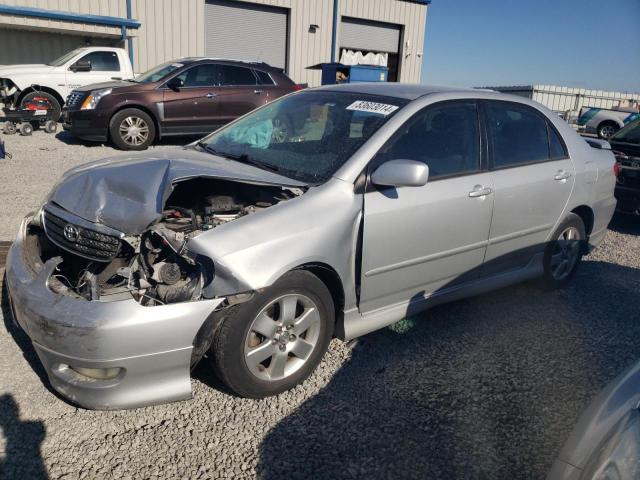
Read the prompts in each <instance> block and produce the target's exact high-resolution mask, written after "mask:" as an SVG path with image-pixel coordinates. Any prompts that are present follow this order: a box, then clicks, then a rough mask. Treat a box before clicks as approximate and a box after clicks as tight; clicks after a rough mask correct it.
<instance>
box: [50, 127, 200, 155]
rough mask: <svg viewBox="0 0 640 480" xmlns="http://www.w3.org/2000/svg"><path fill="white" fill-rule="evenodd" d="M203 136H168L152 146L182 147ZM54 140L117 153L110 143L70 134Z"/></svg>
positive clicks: (64, 132)
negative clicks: (92, 140)
mask: <svg viewBox="0 0 640 480" xmlns="http://www.w3.org/2000/svg"><path fill="white" fill-rule="evenodd" d="M203 136H204V135H197V136H193V135H188V136H169V137H164V138H161V139H160V140H159V141H157V142H156V143H155V144H154V145H167V146H176V147H183V146H185V145H188V144H190V143H192V142H195V141H196V140H198V139H200V138H202V137H203ZM56 138H57V139H58V140H60V141H61V142H62V143H65V144H66V145H84V146H85V147H101V146H107V147H111V148H113V150H114V151H116V152H119V151H121V150H118V149H117V148H115V147H114V146H113V145H112V144H111V143H109V142H89V141H86V140H81V139H79V138H77V137H75V136H73V135H72V134H71V133H70V132H66V131H62V132H58V133H57V134H56Z"/></svg>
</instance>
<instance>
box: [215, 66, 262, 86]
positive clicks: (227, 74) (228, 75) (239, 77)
mask: <svg viewBox="0 0 640 480" xmlns="http://www.w3.org/2000/svg"><path fill="white" fill-rule="evenodd" d="M218 68H220V72H221V76H220V85H226V86H242V85H256V83H257V82H256V77H255V75H254V74H253V72H252V71H251V70H250V69H248V68H244V67H236V66H234V65H219V66H218Z"/></svg>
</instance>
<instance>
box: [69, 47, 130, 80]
mask: <svg viewBox="0 0 640 480" xmlns="http://www.w3.org/2000/svg"><path fill="white" fill-rule="evenodd" d="M80 61H88V62H89V63H90V64H91V70H90V71H88V72H81V71H79V70H75V68H74V66H75V64H76V63H77V62H80ZM65 75H66V80H67V85H68V86H69V89H71V90H73V89H74V88H78V87H83V86H85V85H90V84H92V83H98V82H106V81H109V80H112V79H121V78H122V72H121V70H120V60H119V59H118V54H117V53H116V52H113V51H109V50H104V51H101V50H96V51H94V52H90V53H87V54H86V55H83V56H82V57H80V58H79V59H77V60H76V61H75V62H73V63H72V64H71V65H70V66H69V67H68V68H67V72H66V74H65Z"/></svg>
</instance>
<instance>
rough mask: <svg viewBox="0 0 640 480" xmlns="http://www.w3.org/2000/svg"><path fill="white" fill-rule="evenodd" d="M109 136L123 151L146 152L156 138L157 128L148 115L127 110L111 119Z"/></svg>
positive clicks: (140, 111) (135, 109) (132, 109)
mask: <svg viewBox="0 0 640 480" xmlns="http://www.w3.org/2000/svg"><path fill="white" fill-rule="evenodd" d="M109 135H110V136H111V141H112V142H113V143H114V144H115V145H116V146H117V147H118V148H120V149H122V150H145V149H146V148H147V147H148V146H149V145H151V144H152V143H153V141H154V140H155V138H156V127H155V124H154V123H153V119H152V118H151V117H150V116H149V115H148V114H147V113H145V112H143V111H142V110H139V109H137V108H127V109H124V110H121V111H119V112H118V113H116V114H115V115H114V116H113V117H111V122H109Z"/></svg>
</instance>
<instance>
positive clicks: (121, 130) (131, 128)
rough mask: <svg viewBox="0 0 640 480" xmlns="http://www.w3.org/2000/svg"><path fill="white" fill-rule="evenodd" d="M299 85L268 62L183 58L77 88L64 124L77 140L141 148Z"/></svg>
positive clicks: (203, 127) (223, 119) (226, 118)
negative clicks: (123, 78)
mask: <svg viewBox="0 0 640 480" xmlns="http://www.w3.org/2000/svg"><path fill="white" fill-rule="evenodd" d="M299 88H300V87H299V86H298V85H296V84H295V83H294V82H293V81H292V80H291V79H290V78H289V77H287V75H285V74H284V72H283V71H282V70H280V69H277V68H273V67H270V66H269V65H267V64H266V63H253V62H240V61H233V60H220V59H209V58H183V59H180V60H176V61H173V62H168V63H164V64H162V65H158V66H157V67H155V68H153V69H151V70H149V71H148V72H146V73H144V74H142V75H139V76H137V77H136V78H135V79H134V80H128V81H119V82H106V83H101V84H100V83H99V84H93V85H87V86H84V87H82V88H77V89H75V90H74V91H73V92H71V95H69V97H68V99H67V105H66V107H65V110H64V113H63V127H64V128H65V130H68V131H70V132H71V133H72V134H73V135H74V136H76V137H78V138H81V139H85V140H92V141H99V142H104V141H107V140H108V139H110V140H111V141H112V142H113V143H114V144H115V145H116V146H117V147H119V148H121V149H123V150H143V149H145V148H147V147H148V146H149V145H151V144H152V143H153V142H154V140H156V139H158V138H161V137H165V136H168V135H204V134H207V133H210V132H212V131H213V130H215V129H216V128H218V127H220V126H221V125H224V124H226V123H229V122H230V121H232V120H234V119H236V118H238V117H240V116H242V115H244V114H245V113H247V112H249V111H251V110H253V109H255V108H257V107H259V106H261V105H264V104H265V103H268V102H270V101H272V100H274V99H276V98H278V97H281V96H282V95H285V94H287V93H291V92H293V91H295V90H298V89H299Z"/></svg>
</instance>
